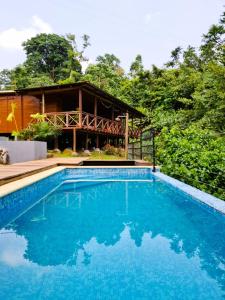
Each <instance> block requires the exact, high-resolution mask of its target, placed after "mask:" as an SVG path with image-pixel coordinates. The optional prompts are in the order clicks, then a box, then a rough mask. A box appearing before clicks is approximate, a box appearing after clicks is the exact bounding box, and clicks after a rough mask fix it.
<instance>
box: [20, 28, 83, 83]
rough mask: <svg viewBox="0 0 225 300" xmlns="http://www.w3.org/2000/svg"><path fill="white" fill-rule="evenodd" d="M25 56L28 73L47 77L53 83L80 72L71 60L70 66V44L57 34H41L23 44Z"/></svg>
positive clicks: (77, 65)
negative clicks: (72, 71)
mask: <svg viewBox="0 0 225 300" xmlns="http://www.w3.org/2000/svg"><path fill="white" fill-rule="evenodd" d="M23 47H24V50H25V52H26V55H27V60H26V62H25V66H26V68H27V70H28V71H29V73H30V74H31V75H33V76H34V74H41V75H43V74H44V75H47V76H48V77H49V78H50V79H51V80H52V81H53V82H57V81H58V80H60V79H65V77H68V74H69V73H70V72H71V69H69V70H68V68H67V66H68V65H70V67H71V68H73V70H74V71H77V72H81V65H80V63H79V62H78V61H77V60H73V62H74V63H73V65H71V62H70V57H69V52H72V51H73V47H72V45H71V43H70V42H69V41H68V40H67V39H66V38H64V37H62V36H59V35H57V34H45V33H41V34H39V35H37V36H35V37H33V38H31V39H30V40H28V41H26V42H24V43H23Z"/></svg>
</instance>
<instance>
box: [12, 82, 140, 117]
mask: <svg viewBox="0 0 225 300" xmlns="http://www.w3.org/2000/svg"><path fill="white" fill-rule="evenodd" d="M76 88H77V89H79V88H80V89H82V90H84V91H87V92H90V93H92V94H95V95H97V96H99V97H101V98H103V99H105V100H108V101H110V102H111V103H115V104H116V105H117V106H119V107H121V108H122V109H123V110H126V111H128V112H129V113H131V114H132V115H133V116H134V117H136V118H143V117H145V115H144V114H143V113H142V112H140V111H139V110H137V109H135V108H133V107H132V106H130V105H128V104H126V103H125V102H123V101H121V100H120V99H118V98H116V97H114V96H112V95H110V94H109V93H107V92H105V91H103V90H102V89H100V88H98V87H97V86H95V85H94V84H91V83H89V82H87V81H82V82H76V83H68V84H60V85H51V86H42V87H34V88H24V89H18V90H16V93H17V94H28V95H38V94H41V93H45V94H48V93H54V92H56V93H57V92H58V93H59V92H63V91H69V90H74V89H76Z"/></svg>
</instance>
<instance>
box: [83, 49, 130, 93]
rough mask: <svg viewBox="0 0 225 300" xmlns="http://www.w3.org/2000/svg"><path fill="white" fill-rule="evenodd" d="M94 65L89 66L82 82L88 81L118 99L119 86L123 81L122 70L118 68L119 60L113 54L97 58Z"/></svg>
mask: <svg viewBox="0 0 225 300" xmlns="http://www.w3.org/2000/svg"><path fill="white" fill-rule="evenodd" d="M96 62H97V63H96V64H92V65H89V66H88V68H87V69H86V72H85V75H84V76H83V80H87V81H90V82H91V83H93V84H95V85H96V86H98V87H99V88H101V89H104V90H105V91H106V92H108V93H110V94H112V95H114V96H117V97H119V96H120V95H121V93H120V86H121V83H122V81H123V80H124V70H123V69H122V68H121V67H120V60H119V59H118V58H117V57H116V56H115V55H114V54H108V53H107V54H105V55H103V56H98V57H97V59H96Z"/></svg>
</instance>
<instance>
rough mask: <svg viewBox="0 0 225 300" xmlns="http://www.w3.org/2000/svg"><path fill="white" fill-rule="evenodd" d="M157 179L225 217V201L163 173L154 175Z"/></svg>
mask: <svg viewBox="0 0 225 300" xmlns="http://www.w3.org/2000/svg"><path fill="white" fill-rule="evenodd" d="M154 175H155V177H157V178H159V179H161V180H162V181H164V182H166V183H168V184H169V185H171V186H173V187H175V188H176V189H178V190H180V191H182V192H184V193H185V194H188V195H189V196H191V197H193V198H194V200H197V201H199V202H201V203H203V204H206V205H208V206H210V207H211V208H213V209H215V210H217V211H219V212H220V213H223V214H224V215H225V201H223V200H221V199H219V198H216V197H214V196H212V195H210V194H208V193H206V192H203V191H201V190H199V189H197V188H195V187H193V186H191V185H189V184H186V183H184V182H182V181H180V180H177V179H175V178H173V177H170V176H168V175H165V174H164V173H161V172H156V173H154Z"/></svg>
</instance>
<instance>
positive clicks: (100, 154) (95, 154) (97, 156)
mask: <svg viewBox="0 0 225 300" xmlns="http://www.w3.org/2000/svg"><path fill="white" fill-rule="evenodd" d="M53 155H54V157H63V158H67V157H68V158H71V157H74V156H71V155H69V154H68V153H54V154H53ZM75 157H76V156H75ZM77 157H88V160H124V159H125V158H124V157H121V156H118V155H109V154H105V153H104V152H91V155H90V156H87V155H84V154H79V153H78V156H77Z"/></svg>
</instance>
